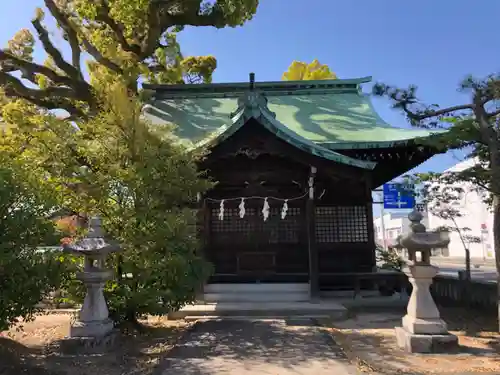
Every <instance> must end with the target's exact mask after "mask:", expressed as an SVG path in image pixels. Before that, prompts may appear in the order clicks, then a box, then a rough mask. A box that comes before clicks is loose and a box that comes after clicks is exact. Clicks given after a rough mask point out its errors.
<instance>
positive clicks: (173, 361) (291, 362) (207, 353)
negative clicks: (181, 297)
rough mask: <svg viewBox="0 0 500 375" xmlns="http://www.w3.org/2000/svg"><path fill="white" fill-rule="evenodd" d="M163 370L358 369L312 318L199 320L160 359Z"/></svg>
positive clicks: (283, 372)
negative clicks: (166, 354)
mask: <svg viewBox="0 0 500 375" xmlns="http://www.w3.org/2000/svg"><path fill="white" fill-rule="evenodd" d="M158 373H159V374H161V375H170V374H178V375H229V374H234V375H253V374H262V375H331V374H336V375H355V374H356V367H355V366H354V365H352V364H351V363H349V361H348V359H347V358H346V356H345V354H344V353H343V351H342V349H341V348H340V347H339V346H338V345H337V344H336V343H335V341H334V340H333V339H332V336H331V335H329V333H328V332H327V331H326V330H323V329H322V328H321V327H318V326H317V325H316V323H315V321H314V320H313V319H299V320H295V319H290V320H279V319H278V320H255V321H250V320H232V319H225V320H209V321H199V322H197V323H196V324H195V325H194V326H193V328H192V329H191V330H190V332H189V334H188V335H186V336H184V337H183V338H182V339H181V341H180V342H179V344H178V345H177V346H175V347H174V348H173V349H172V351H171V352H170V353H169V355H168V356H166V357H165V360H164V361H162V363H160V366H159V372H158Z"/></svg>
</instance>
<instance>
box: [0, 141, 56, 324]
mask: <svg viewBox="0 0 500 375" xmlns="http://www.w3.org/2000/svg"><path fill="white" fill-rule="evenodd" d="M34 174H35V172H34V171H33V170H32V169H30V168H28V167H27V166H26V165H23V164H20V163H13V162H12V158H11V157H10V155H9V153H8V152H7V151H6V150H5V149H3V148H2V149H0V234H1V235H0V331H2V330H5V329H7V328H9V327H10V325H12V324H14V323H17V322H18V321H19V318H22V319H23V320H24V321H26V320H30V319H31V318H32V317H33V315H34V313H35V312H36V311H37V309H36V305H37V304H38V303H39V302H40V301H41V300H42V298H43V297H44V296H46V295H48V293H49V292H51V291H52V290H54V289H55V288H56V286H57V285H58V284H59V281H60V278H61V277H62V273H61V272H60V271H61V267H60V266H61V264H60V263H59V262H58V261H57V260H56V259H55V258H54V257H52V256H47V255H45V254H42V253H40V252H39V251H37V248H38V247H39V246H43V245H46V244H50V243H53V242H55V241H56V240H55V238H56V237H57V234H56V231H55V228H54V225H53V223H52V222H51V221H50V219H49V218H48V214H49V213H50V212H51V210H52V209H53V206H52V205H51V204H50V202H53V196H51V194H50V192H48V191H45V190H43V189H39V188H35V186H33V184H32V183H33V182H34V181H35V180H34V178H33V176H34Z"/></svg>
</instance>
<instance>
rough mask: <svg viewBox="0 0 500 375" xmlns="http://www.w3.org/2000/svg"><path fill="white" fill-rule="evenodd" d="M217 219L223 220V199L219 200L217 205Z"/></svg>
mask: <svg viewBox="0 0 500 375" xmlns="http://www.w3.org/2000/svg"><path fill="white" fill-rule="evenodd" d="M219 220H224V199H223V200H221V201H220V205H219Z"/></svg>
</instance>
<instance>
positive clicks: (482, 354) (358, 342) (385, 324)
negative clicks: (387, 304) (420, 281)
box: [330, 306, 500, 375]
mask: <svg viewBox="0 0 500 375" xmlns="http://www.w3.org/2000/svg"><path fill="white" fill-rule="evenodd" d="M439 310H440V312H441V317H442V318H443V319H444V320H445V321H446V322H447V324H448V329H449V330H450V331H453V332H454V333H457V334H459V338H460V347H459V348H458V350H457V351H456V352H454V353H449V354H438V355H433V354H412V355H408V354H406V353H404V352H403V351H402V350H400V349H399V348H397V345H396V340H395V335H394V327H395V326H400V325H401V318H402V317H403V316H404V314H405V309H400V308H363V309H351V310H350V314H351V315H350V316H349V319H348V320H346V321H343V322H337V323H335V322H334V323H331V324H330V326H333V327H334V328H333V329H332V330H331V333H332V335H333V336H334V338H335V340H336V341H337V343H338V344H340V345H341V346H342V347H344V348H345V349H346V354H347V356H348V357H349V359H350V360H352V361H357V362H358V363H360V364H364V365H367V367H369V368H371V369H373V370H377V371H379V372H380V373H384V374H391V375H392V374H411V375H424V374H429V373H432V371H434V372H435V373H440V374H450V373H455V374H458V373H460V374H471V373H477V372H481V373H484V374H498V373H500V335H498V333H495V331H496V330H497V329H498V325H497V320H496V317H495V316H494V315H491V314H485V313H484V312H483V311H478V310H473V309H464V308H456V307H445V306H439ZM460 369H463V371H460Z"/></svg>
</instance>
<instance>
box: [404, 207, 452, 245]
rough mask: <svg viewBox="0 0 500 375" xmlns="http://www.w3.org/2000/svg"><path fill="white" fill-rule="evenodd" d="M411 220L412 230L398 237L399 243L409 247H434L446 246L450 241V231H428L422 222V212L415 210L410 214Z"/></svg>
mask: <svg viewBox="0 0 500 375" xmlns="http://www.w3.org/2000/svg"><path fill="white" fill-rule="evenodd" d="M408 219H409V220H410V221H411V224H410V228H411V232H410V233H409V234H407V235H403V236H401V237H400V238H398V245H400V246H402V247H405V248H407V249H410V250H411V249H425V250H427V249H433V248H440V247H446V246H448V244H449V243H450V235H449V233H448V232H445V231H442V232H427V230H426V228H425V225H424V224H422V223H421V221H422V219H423V216H422V214H421V213H420V212H417V211H413V212H411V213H410V214H409V215H408Z"/></svg>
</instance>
